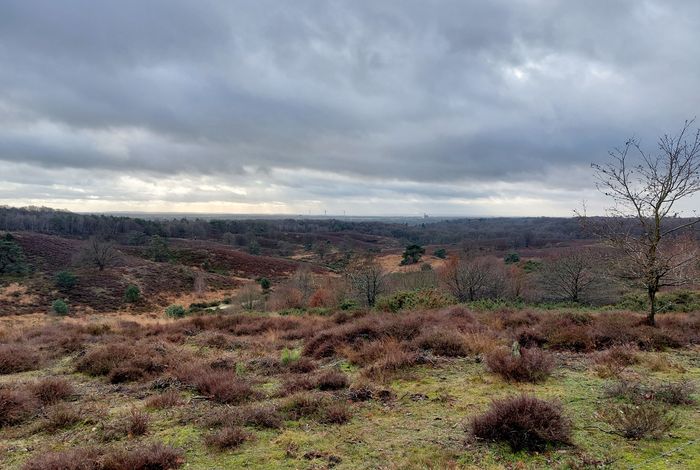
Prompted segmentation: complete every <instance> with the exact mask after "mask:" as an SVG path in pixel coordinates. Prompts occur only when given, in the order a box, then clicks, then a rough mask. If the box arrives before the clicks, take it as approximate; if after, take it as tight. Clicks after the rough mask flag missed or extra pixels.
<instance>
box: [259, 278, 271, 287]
mask: <svg viewBox="0 0 700 470" xmlns="http://www.w3.org/2000/svg"><path fill="white" fill-rule="evenodd" d="M260 287H262V289H263V290H268V289H270V287H272V282H270V280H269V279H268V278H266V277H263V278H260Z"/></svg>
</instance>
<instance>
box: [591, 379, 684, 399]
mask: <svg viewBox="0 0 700 470" xmlns="http://www.w3.org/2000/svg"><path fill="white" fill-rule="evenodd" d="M695 390H696V386H695V383H693V382H691V381H689V380H681V381H679V382H663V383H656V384H643V383H641V382H639V381H634V380H618V381H616V382H612V383H610V384H607V385H606V386H605V387H604V388H603V392H604V395H605V396H607V397H608V398H624V399H626V400H630V401H631V402H633V403H636V404H640V403H643V402H647V401H656V402H662V403H666V404H668V405H692V404H693V403H695V400H694V399H693V396H692V395H693V393H695Z"/></svg>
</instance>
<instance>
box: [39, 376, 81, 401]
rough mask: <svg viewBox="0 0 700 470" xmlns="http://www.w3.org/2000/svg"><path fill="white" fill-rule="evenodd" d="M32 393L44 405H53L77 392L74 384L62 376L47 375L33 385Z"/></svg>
mask: <svg viewBox="0 0 700 470" xmlns="http://www.w3.org/2000/svg"><path fill="white" fill-rule="evenodd" d="M31 390H32V393H33V394H34V396H35V397H37V398H38V399H39V401H40V402H41V403H42V404H43V405H51V404H54V403H56V402H58V401H61V400H64V399H66V398H68V397H69V396H71V395H73V393H75V389H74V388H73V385H72V384H71V383H70V382H69V381H68V380H66V379H64V378H62V377H45V378H43V379H39V380H38V381H37V382H35V383H34V384H32V386H31Z"/></svg>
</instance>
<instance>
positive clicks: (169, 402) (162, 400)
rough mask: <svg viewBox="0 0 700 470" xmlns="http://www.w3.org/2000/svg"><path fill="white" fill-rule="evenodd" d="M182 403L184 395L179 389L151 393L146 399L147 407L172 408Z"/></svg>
mask: <svg viewBox="0 0 700 470" xmlns="http://www.w3.org/2000/svg"><path fill="white" fill-rule="evenodd" d="M181 404H182V397H180V393H179V392H178V391H177V390H166V391H165V392H163V393H160V394H158V395H151V396H150V397H148V398H147V399H146V408H151V409H157V410H158V409H163V408H172V407H174V406H179V405H181Z"/></svg>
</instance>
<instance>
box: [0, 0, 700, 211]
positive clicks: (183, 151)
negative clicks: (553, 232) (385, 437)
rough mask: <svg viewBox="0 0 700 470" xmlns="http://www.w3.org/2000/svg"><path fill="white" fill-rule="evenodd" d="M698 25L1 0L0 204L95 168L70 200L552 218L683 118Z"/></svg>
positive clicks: (519, 4)
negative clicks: (604, 164)
mask: <svg viewBox="0 0 700 470" xmlns="http://www.w3.org/2000/svg"><path fill="white" fill-rule="evenodd" d="M699 22H700V4H698V3H697V2H694V1H691V0H688V1H675V2H664V1H661V0H656V1H654V0H647V1H637V0H606V1H602V0H601V1H590V2H568V1H555V0H522V1H511V0H501V1H493V2H477V1H474V2H465V1H457V0H445V1H434V2H433V1H424V0H395V1H382V2H376V1H352V2H349V1H323V2H320V1H310V0H308V1H305V0H299V1H294V2H283V1H271V0H259V1H256V2H244V1H233V2H223V1H214V0H204V1H197V2H191V1H184V0H182V1H176V0H167V1H166V0H162V1H155V0H149V1H135V0H124V1H120V2H109V1H95V0H69V1H64V2H55V1H51V0H33V1H26V0H0V163H2V165H0V166H1V167H2V168H4V171H3V175H4V176H0V180H4V181H5V182H6V184H7V187H8V188H11V189H6V190H4V191H0V199H4V200H6V201H13V202H16V201H21V200H22V199H23V198H25V199H27V200H28V201H38V202H41V201H48V202H51V203H53V201H57V200H58V201H61V200H65V201H72V202H70V204H74V205H76V206H79V202H78V201H79V200H80V198H81V194H84V190H85V188H84V187H83V185H82V184H81V180H80V178H84V177H85V175H96V176H94V178H95V179H96V182H95V184H94V185H88V187H89V189H90V191H89V192H90V194H89V199H90V200H95V199H97V200H99V199H103V200H104V201H122V202H123V203H124V204H127V203H134V204H135V203H136V202H134V201H141V200H144V198H145V196H144V195H147V196H148V197H151V198H153V199H154V200H157V201H163V203H164V204H165V203H170V202H172V203H181V204H185V203H187V202H188V201H189V202H193V203H202V204H204V203H206V202H207V201H212V202H217V203H222V204H223V203H225V202H227V201H229V202H231V203H232V204H238V203H246V204H249V205H251V207H254V206H255V204H258V203H259V204H262V205H264V204H267V203H269V204H274V206H271V207H276V208H282V210H284V205H285V204H287V205H288V206H289V209H290V210H292V211H294V210H298V208H301V207H306V206H310V207H312V208H318V207H322V206H330V207H336V208H340V207H341V206H342V205H343V201H344V200H347V201H350V200H352V201H353V203H355V204H360V205H361V204H365V207H368V208H370V209H373V210H382V209H380V207H386V210H394V206H392V205H391V204H392V203H390V201H392V200H394V199H395V200H396V204H397V207H399V206H398V204H399V203H400V201H401V198H402V195H403V197H404V199H405V200H409V201H411V206H410V209H409V210H411V211H413V210H415V211H422V210H427V209H431V210H432V209H434V207H435V205H436V204H439V207H444V208H445V209H444V211H445V212H460V211H464V210H465V206H464V205H465V204H466V205H467V206H468V204H469V201H477V202H478V201H488V200H489V198H490V199H491V200H492V202H493V201H496V200H498V201H502V202H499V204H500V203H507V201H511V202H513V204H514V206H513V207H514V209H513V212H517V211H519V210H521V208H523V207H525V206H526V205H527V204H530V203H529V202H523V203H521V202H518V201H517V200H516V199H517V198H518V197H521V198H525V200H527V201H544V200H548V201H550V203H551V205H552V207H554V206H558V205H562V207H563V206H564V205H567V204H568V205H569V206H570V205H572V204H573V203H575V202H576V201H579V200H580V199H584V198H586V199H590V198H591V197H595V195H594V194H588V191H587V190H590V189H592V187H593V186H592V182H591V179H590V175H589V174H588V173H587V172H586V170H585V168H586V167H587V166H588V164H589V163H590V162H591V161H594V160H601V159H603V158H605V155H606V152H607V150H608V149H610V148H611V147H613V146H614V145H618V144H620V143H622V142H624V140H625V139H626V138H627V137H628V136H629V135H630V134H632V133H636V134H637V135H638V136H640V137H642V139H643V140H644V141H645V142H647V143H649V144H650V145H653V141H654V139H655V136H656V135H658V134H659V133H661V132H663V131H666V130H672V129H673V128H675V127H677V126H678V125H679V124H680V123H681V122H682V121H683V119H685V118H687V117H692V116H694V115H695V114H696V113H697V109H698V104H699V103H698V99H697V83H698V82H699V79H700V55H699V54H697V53H695V52H696V51H695V48H696V44H698V42H699V40H700V33H698V32H697V24H698V23H699ZM47 172H48V174H55V175H59V174H60V176H61V177H62V178H63V180H62V181H61V182H60V184H59V186H56V183H53V184H52V183H51V181H50V177H47ZM20 173H22V174H23V175H24V176H23V177H22V178H19V179H22V180H23V181H21V182H20V181H17V180H18V176H17V175H19V174H20ZM27 174H29V176H28V177H27V176H26V175H27ZM165 181H167V182H168V184H170V185H175V186H180V187H182V188H185V189H183V190H182V191H179V192H178V191H175V192H173V191H168V187H166V186H164V185H165V184H166V183H164V182H165ZM137 182H139V183H137ZM139 184H142V185H145V186H144V187H146V188H151V189H153V191H151V190H143V189H139ZM227 188H228V189H227ZM8 194H11V195H13V196H11V195H8ZM85 197H87V196H85ZM363 198H364V199H363ZM363 201H364V202H363ZM382 201H384V202H382ZM503 201H505V202H503ZM115 203H116V202H115ZM478 203H479V204H481V202H478ZM382 204H384V206H382ZM484 204H487V202H484ZM494 204H496V202H494ZM115 208H118V207H115ZM467 209H468V207H467ZM543 210H549V209H543ZM552 210H555V209H552ZM556 210H558V209H556ZM567 210H568V209H567ZM483 212H485V213H488V210H487V209H484V210H483ZM496 212H498V211H496ZM501 212H502V211H501Z"/></svg>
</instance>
